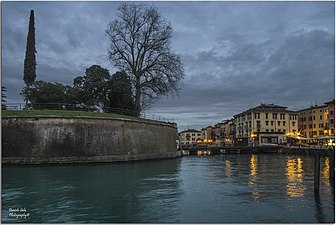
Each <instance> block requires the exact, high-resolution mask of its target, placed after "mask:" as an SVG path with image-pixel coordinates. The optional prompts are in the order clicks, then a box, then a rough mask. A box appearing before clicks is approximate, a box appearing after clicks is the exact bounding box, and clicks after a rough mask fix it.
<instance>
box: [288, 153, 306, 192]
mask: <svg viewBox="0 0 336 225" xmlns="http://www.w3.org/2000/svg"><path fill="white" fill-rule="evenodd" d="M286 171H287V173H286V176H287V180H288V184H287V186H286V187H287V195H288V196H289V197H294V198H295V197H303V196H304V191H305V190H306V187H305V186H304V185H303V183H302V182H303V169H302V160H301V158H297V159H291V158H288V160H287V167H286Z"/></svg>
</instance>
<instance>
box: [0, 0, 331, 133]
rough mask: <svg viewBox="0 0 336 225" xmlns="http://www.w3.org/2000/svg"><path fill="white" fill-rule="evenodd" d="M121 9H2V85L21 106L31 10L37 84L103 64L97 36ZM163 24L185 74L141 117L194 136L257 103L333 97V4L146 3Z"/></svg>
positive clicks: (46, 5) (59, 5) (22, 5)
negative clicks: (159, 119) (169, 122)
mask: <svg viewBox="0 0 336 225" xmlns="http://www.w3.org/2000/svg"><path fill="white" fill-rule="evenodd" d="M121 3H122V2H116V1H114V2H78V1H77V2H2V20H1V23H2V71H1V79H2V85H3V86H5V87H6V88H7V92H6V95H7V99H6V100H7V102H8V103H22V102H23V97H22V96H21V95H20V92H21V90H22V88H23V87H24V81H23V62H24V56H25V45H26V38H27V33H28V22H29V13H30V10H31V9H33V10H34V13H35V30H36V31H35V32H36V33H35V38H36V49H37V55H36V57H37V80H43V81H48V82H59V83H63V84H69V85H72V83H73V79H74V78H75V77H76V76H82V75H84V72H85V69H86V68H88V67H90V66H91V65H94V64H98V65H101V66H102V67H104V68H107V69H108V70H109V71H110V73H111V74H113V73H114V72H116V71H117V70H118V68H115V67H114V66H113V64H112V63H111V62H110V61H109V60H108V58H107V50H108V48H109V45H110V42H109V39H108V37H107V35H106V33H105V30H106V29H107V26H108V24H109V22H111V21H113V20H115V19H116V18H117V17H116V12H117V9H118V7H119V6H120V5H121ZM144 4H147V5H149V6H150V5H154V6H155V7H157V8H158V10H159V12H160V14H161V15H162V17H163V18H164V19H166V20H168V21H170V22H171V24H172V27H173V37H172V40H171V49H172V51H173V52H174V53H176V54H178V55H179V56H180V57H181V61H182V63H183V66H184V71H185V77H184V79H183V81H182V83H181V91H180V93H179V95H178V96H174V97H171V96H162V97H161V98H160V99H159V101H158V102H156V103H155V104H153V105H152V107H151V108H150V109H148V110H146V111H145V113H146V114H155V115H159V116H163V117H166V118H170V119H174V121H175V122H176V123H177V125H178V128H179V131H181V130H184V129H188V128H190V129H201V128H203V127H207V126H209V125H214V124H216V123H219V122H221V121H222V120H225V119H230V118H231V117H233V116H234V115H236V114H238V113H240V112H242V111H245V110H247V109H249V108H252V107H255V106H258V105H260V104H261V103H274V104H277V105H281V106H286V107H288V109H289V110H299V109H303V108H307V107H310V106H311V105H315V104H317V105H322V104H323V103H325V102H327V101H330V100H332V99H333V98H335V97H334V96H335V3H334V2H332V1H329V2H318V1H317V2H290V1H289V2H288V1H283V2H226V1H215V2H188V1H187V2H179V1H172V2H160V1H159V2H148V1H146V2H144Z"/></svg>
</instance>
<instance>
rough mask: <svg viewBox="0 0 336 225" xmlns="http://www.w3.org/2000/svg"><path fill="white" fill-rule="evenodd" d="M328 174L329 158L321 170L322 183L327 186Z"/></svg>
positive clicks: (328, 184)
mask: <svg viewBox="0 0 336 225" xmlns="http://www.w3.org/2000/svg"><path fill="white" fill-rule="evenodd" d="M329 172H330V171H329V157H326V158H325V161H324V166H323V169H322V182H323V183H324V184H325V185H327V186H330V180H329Z"/></svg>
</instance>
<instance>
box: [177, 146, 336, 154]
mask: <svg viewBox="0 0 336 225" xmlns="http://www.w3.org/2000/svg"><path fill="white" fill-rule="evenodd" d="M205 153H207V155H210V154H211V155H212V154H262V153H283V154H306V155H308V156H309V155H315V154H319V155H322V156H331V155H334V154H335V149H333V148H318V147H316V148H309V147H300V146H288V147H287V146H282V145H260V146H226V147H220V146H204V147H203V146H191V147H187V148H182V155H197V154H202V155H203V154H205Z"/></svg>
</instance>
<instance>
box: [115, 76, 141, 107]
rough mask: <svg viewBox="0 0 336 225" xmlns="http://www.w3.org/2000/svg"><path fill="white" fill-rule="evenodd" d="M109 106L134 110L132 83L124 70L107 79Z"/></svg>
mask: <svg viewBox="0 0 336 225" xmlns="http://www.w3.org/2000/svg"><path fill="white" fill-rule="evenodd" d="M109 83H110V84H109V87H110V93H109V101H110V102H109V106H110V107H115V108H121V109H127V110H135V101H134V97H133V93H132V83H131V80H130V78H129V76H128V75H127V74H126V73H125V72H119V71H118V72H116V73H115V74H113V75H112V77H111V79H110V81H109Z"/></svg>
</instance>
